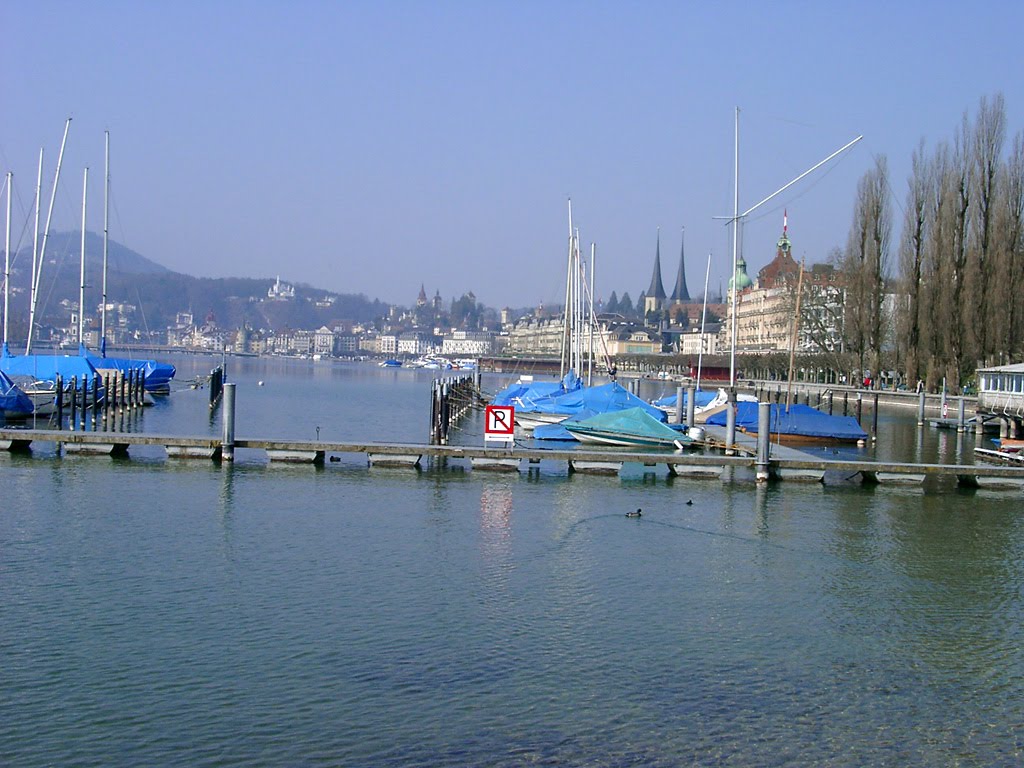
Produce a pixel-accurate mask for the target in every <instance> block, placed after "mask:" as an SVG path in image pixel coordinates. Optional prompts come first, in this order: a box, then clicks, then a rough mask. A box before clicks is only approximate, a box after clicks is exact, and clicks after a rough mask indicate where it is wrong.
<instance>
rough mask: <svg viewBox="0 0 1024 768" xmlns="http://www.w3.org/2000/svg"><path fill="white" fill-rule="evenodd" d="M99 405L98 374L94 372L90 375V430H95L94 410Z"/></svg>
mask: <svg viewBox="0 0 1024 768" xmlns="http://www.w3.org/2000/svg"><path fill="white" fill-rule="evenodd" d="M99 407H100V375H99V374H98V373H94V374H93V375H92V431H93V432H95V431H96V419H97V414H96V411H98V410H99Z"/></svg>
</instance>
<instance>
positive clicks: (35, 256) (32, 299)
mask: <svg viewBox="0 0 1024 768" xmlns="http://www.w3.org/2000/svg"><path fill="white" fill-rule="evenodd" d="M42 196H43V148H42V147H40V148H39V170H38V171H37V172H36V223H35V231H34V233H33V235H32V280H31V281H30V282H29V286H28V290H29V297H28V329H29V330H28V336H29V339H31V338H32V321H33V319H34V317H35V313H36V270H37V269H38V268H39V267H38V266H37V262H38V260H39V208H40V206H41V205H42V201H41V199H40V198H42ZM30 346H32V344H31V341H29V340H28V339H26V341H25V354H26V355H27V354H28V349H29V347H30Z"/></svg>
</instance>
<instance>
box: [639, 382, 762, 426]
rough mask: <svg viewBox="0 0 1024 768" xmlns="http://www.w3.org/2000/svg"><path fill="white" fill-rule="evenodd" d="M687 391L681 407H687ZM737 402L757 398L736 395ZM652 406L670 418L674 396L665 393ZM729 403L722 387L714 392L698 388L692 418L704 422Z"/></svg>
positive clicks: (674, 404) (674, 402)
mask: <svg viewBox="0 0 1024 768" xmlns="http://www.w3.org/2000/svg"><path fill="white" fill-rule="evenodd" d="M688 395H689V393H688V392H685V391H684V392H683V408H686V407H687V397H688ZM736 400H737V402H741V403H745V402H751V403H756V402H757V398H756V397H754V396H753V395H743V394H737V395H736ZM651 404H652V405H653V406H654V407H656V408H660V409H661V410H663V411H664V412H665V414H666V415H667V416H668V417H669V418H672V417H674V416H675V415H676V396H675V395H666V396H665V397H662V398H660V399H658V400H655V401H654V402H653V403H651ZM728 404H729V393H728V392H726V391H725V390H724V389H721V388H720V389H718V390H717V391H715V392H712V391H711V390H703V389H698V390H697V392H696V394H695V395H694V397H693V420H694V423H696V424H705V423H707V420H708V418H709V417H711V416H714V415H715V414H716V413H723V412H724V411H725V409H726V406H728Z"/></svg>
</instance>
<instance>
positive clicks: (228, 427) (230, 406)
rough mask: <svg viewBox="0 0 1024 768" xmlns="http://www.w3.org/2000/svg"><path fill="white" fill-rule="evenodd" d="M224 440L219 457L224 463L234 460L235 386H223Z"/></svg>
mask: <svg viewBox="0 0 1024 768" xmlns="http://www.w3.org/2000/svg"><path fill="white" fill-rule="evenodd" d="M222 418H223V419H224V438H223V440H222V441H221V444H220V457H221V458H222V459H223V460H224V461H234V460H235V385H234V384H225V385H224V411H223V413H222Z"/></svg>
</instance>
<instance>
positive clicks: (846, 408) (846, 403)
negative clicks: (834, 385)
mask: <svg viewBox="0 0 1024 768" xmlns="http://www.w3.org/2000/svg"><path fill="white" fill-rule="evenodd" d="M849 415H850V393H849V392H843V416H849Z"/></svg>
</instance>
